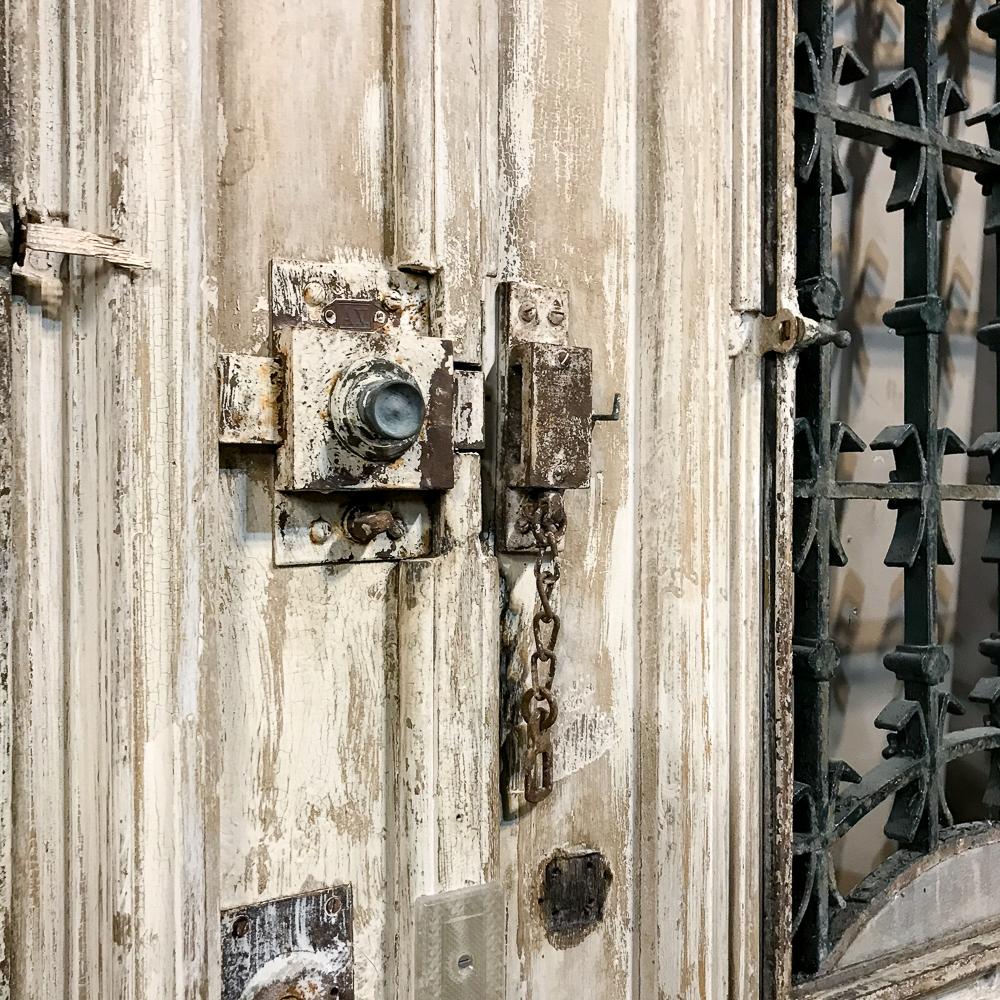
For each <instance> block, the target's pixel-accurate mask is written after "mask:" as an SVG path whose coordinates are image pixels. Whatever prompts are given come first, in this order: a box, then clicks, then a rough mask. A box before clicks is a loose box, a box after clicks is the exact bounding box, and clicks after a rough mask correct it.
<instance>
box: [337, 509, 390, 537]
mask: <svg viewBox="0 0 1000 1000" xmlns="http://www.w3.org/2000/svg"><path fill="white" fill-rule="evenodd" d="M344 528H345V529H346V531H347V534H348V535H349V536H350V537H351V538H352V539H354V541H356V542H357V543H358V544H359V545H367V544H368V543H369V542H370V541H371V540H372V539H373V538H376V537H378V536H379V535H383V534H384V535H388V536H389V538H391V539H392V540H393V541H394V542H398V541H399V539H400V538H402V537H403V526H402V524H400V522H399V521H398V520H397V519H396V515H395V514H393V512H392V511H391V510H372V511H361V510H352V511H350V512H349V513H348V515H347V518H346V519H345V522H344Z"/></svg>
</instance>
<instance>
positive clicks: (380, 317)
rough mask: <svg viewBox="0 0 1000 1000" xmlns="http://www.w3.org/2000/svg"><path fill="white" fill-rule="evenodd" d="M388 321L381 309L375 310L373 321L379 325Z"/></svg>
mask: <svg viewBox="0 0 1000 1000" xmlns="http://www.w3.org/2000/svg"><path fill="white" fill-rule="evenodd" d="M388 321H389V317H388V316H387V315H386V314H385V313H384V312H383V311H382V310H381V309H376V310H375V322H376V323H378V325H379V326H381V325H382V324H383V323H387V322H388Z"/></svg>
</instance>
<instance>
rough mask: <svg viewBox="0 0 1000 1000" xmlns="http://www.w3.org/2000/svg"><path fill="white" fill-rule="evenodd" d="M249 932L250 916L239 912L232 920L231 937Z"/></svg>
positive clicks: (237, 936)
mask: <svg viewBox="0 0 1000 1000" xmlns="http://www.w3.org/2000/svg"><path fill="white" fill-rule="evenodd" d="M249 933H250V918H249V917H248V916H246V914H241V915H240V916H238V917H237V918H236V919H235V920H234V921H233V937H234V938H242V937H246V936H247V934H249Z"/></svg>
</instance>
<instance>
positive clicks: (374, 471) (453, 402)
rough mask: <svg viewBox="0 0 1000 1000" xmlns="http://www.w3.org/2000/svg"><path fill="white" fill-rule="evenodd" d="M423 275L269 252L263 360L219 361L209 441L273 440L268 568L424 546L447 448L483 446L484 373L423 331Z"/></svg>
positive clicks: (445, 481) (229, 357) (409, 554)
mask: <svg viewBox="0 0 1000 1000" xmlns="http://www.w3.org/2000/svg"><path fill="white" fill-rule="evenodd" d="M430 298H431V292H430V288H429V284H428V278H427V277H426V276H423V275H415V274H405V273H403V272H400V271H396V270H392V269H390V268H388V267H383V266H381V265H373V264H372V263H370V262H366V261H348V262H340V263H321V262H313V261H291V260H275V261H273V262H272V265H271V294H270V314H271V332H272V342H273V343H272V350H273V354H272V355H270V356H266V357H258V356H252V355H240V354H224V355H221V356H220V358H219V364H218V373H219V441H220V443H222V444H227V445H256V446H268V447H274V448H275V480H274V496H275V500H274V525H273V536H274V559H275V563H276V565H279V566H295V565H313V564H319V563H330V562H353V561H368V562H372V561H386V560H388V561H393V560H399V559H410V558H417V557H422V556H428V555H431V554H433V537H432V524H433V523H434V521H435V516H434V514H435V507H436V504H437V502H438V496H439V494H440V492H441V491H443V490H448V489H450V488H451V487H452V486H453V484H454V475H455V472H454V468H455V453H456V451H466V450H468V451H474V450H479V449H481V448H482V447H483V411H484V401H483V378H482V373H481V372H478V371H458V372H456V371H455V368H454V364H453V361H452V346H451V343H450V342H449V341H445V340H440V339H438V338H436V337H434V336H432V335H431V321H430V308H431V306H430Z"/></svg>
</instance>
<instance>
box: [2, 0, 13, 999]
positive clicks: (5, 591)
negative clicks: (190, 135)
mask: <svg viewBox="0 0 1000 1000" xmlns="http://www.w3.org/2000/svg"><path fill="white" fill-rule="evenodd" d="M10 136H11V122H10V5H9V4H8V5H5V6H4V8H3V10H2V12H0V212H4V213H5V214H6V213H9V212H10V210H11V206H12V204H13V193H12V190H11V181H12V178H11V166H12V163H11V161H12V150H11V148H10ZM7 221H9V218H8V220H7ZM13 347H14V344H13V337H12V331H11V302H10V266H9V263H6V262H5V263H4V264H2V265H0V1000H10V996H11V993H10V969H11V963H12V961H13V955H12V954H11V943H12V932H13V926H12V919H11V918H12V914H11V901H12V896H13V870H12V867H11V861H12V853H13V850H12V849H13V842H12V839H11V832H12V828H13V827H12V823H11V806H12V796H13V780H12V779H13V772H12V764H13V761H12V759H11V757H12V751H13V741H12V732H11V730H12V721H13V720H12V715H11V664H12V659H13V658H12V652H13V648H12V638H13V632H14V613H15V582H16V578H15V576H14V555H15V548H14V533H13V527H14V524H13V496H14V494H13V489H14V463H15V454H14V441H13V418H14V413H13V399H12V397H11V391H12V388H13V382H12V379H13V365H14V358H13Z"/></svg>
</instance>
